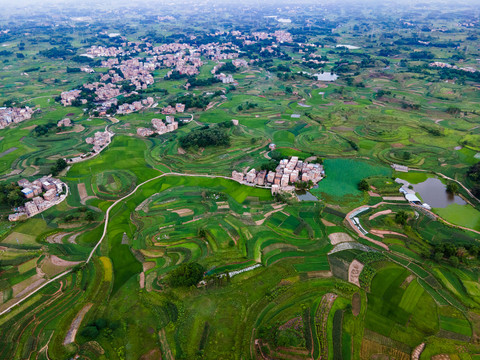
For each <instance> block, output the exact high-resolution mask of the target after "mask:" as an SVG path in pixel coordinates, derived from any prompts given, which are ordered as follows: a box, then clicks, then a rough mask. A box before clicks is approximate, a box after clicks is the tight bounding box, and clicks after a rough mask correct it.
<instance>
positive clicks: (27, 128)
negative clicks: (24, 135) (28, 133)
mask: <svg viewBox="0 0 480 360" xmlns="http://www.w3.org/2000/svg"><path fill="white" fill-rule="evenodd" d="M36 127H37V125H30V126H27V127H24V128H22V130H32V129H35V128H36Z"/></svg>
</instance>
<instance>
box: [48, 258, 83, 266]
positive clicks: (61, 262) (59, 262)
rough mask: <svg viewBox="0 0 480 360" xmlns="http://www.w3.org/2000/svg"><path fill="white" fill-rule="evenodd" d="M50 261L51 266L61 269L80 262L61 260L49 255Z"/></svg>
mask: <svg viewBox="0 0 480 360" xmlns="http://www.w3.org/2000/svg"><path fill="white" fill-rule="evenodd" d="M50 261H51V262H52V264H53V265H55V266H62V267H68V266H74V265H77V264H80V263H81V261H68V260H63V259H60V258H59V257H58V256H56V255H50Z"/></svg>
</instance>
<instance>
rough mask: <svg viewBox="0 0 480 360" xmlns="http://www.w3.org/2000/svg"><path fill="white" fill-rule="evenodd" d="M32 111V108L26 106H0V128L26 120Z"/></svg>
mask: <svg viewBox="0 0 480 360" xmlns="http://www.w3.org/2000/svg"><path fill="white" fill-rule="evenodd" d="M33 113H34V110H33V109H32V108H30V107H28V106H26V107H24V108H18V107H0V129H4V128H6V127H7V126H9V125H11V124H17V123H19V122H22V121H25V120H28V119H30V118H31V117H32V115H33Z"/></svg>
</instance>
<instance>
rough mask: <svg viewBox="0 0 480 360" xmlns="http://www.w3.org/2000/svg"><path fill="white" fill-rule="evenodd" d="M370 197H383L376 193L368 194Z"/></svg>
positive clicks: (370, 192)
mask: <svg viewBox="0 0 480 360" xmlns="http://www.w3.org/2000/svg"><path fill="white" fill-rule="evenodd" d="M368 195H370V196H371V197H381V196H380V194H377V193H375V192H373V191H369V192H368Z"/></svg>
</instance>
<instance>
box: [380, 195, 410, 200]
mask: <svg viewBox="0 0 480 360" xmlns="http://www.w3.org/2000/svg"><path fill="white" fill-rule="evenodd" d="M383 200H385V201H406V200H405V198H404V197H403V196H384V197H383Z"/></svg>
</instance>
